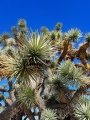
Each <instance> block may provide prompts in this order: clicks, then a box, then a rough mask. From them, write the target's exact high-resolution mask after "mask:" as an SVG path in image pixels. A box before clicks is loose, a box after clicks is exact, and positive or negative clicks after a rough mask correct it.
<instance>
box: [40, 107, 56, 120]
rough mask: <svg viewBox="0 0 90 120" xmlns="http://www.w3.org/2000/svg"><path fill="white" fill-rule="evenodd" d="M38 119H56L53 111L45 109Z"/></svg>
mask: <svg viewBox="0 0 90 120" xmlns="http://www.w3.org/2000/svg"><path fill="white" fill-rule="evenodd" d="M40 120H57V115H56V113H55V111H53V110H51V109H46V110H44V111H43V112H42V114H41V118H40Z"/></svg>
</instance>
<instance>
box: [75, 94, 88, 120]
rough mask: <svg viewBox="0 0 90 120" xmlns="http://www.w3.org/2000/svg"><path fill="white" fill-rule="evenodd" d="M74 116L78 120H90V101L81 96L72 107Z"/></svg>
mask: <svg viewBox="0 0 90 120" xmlns="http://www.w3.org/2000/svg"><path fill="white" fill-rule="evenodd" d="M74 114H75V116H76V118H78V120H90V101H89V100H88V99H87V98H86V97H85V96H82V97H80V98H79V99H78V101H77V103H76V105H75V106H74Z"/></svg>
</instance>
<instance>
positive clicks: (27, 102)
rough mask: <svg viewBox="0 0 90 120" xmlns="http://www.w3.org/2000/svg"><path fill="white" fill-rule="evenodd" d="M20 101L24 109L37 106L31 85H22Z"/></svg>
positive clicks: (19, 94) (19, 90) (19, 95)
mask: <svg viewBox="0 0 90 120" xmlns="http://www.w3.org/2000/svg"><path fill="white" fill-rule="evenodd" d="M18 100H19V101H20V102H21V104H22V105H23V106H24V107H27V108H29V107H31V106H32V105H34V104H35V93H34V90H32V89H31V88H30V85H21V86H20V88H19V89H18Z"/></svg>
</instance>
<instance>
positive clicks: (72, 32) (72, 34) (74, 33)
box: [64, 28, 82, 42]
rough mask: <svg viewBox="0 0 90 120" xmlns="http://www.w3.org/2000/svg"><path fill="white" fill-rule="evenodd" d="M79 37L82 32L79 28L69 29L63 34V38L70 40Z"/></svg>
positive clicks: (73, 40) (72, 40)
mask: <svg viewBox="0 0 90 120" xmlns="http://www.w3.org/2000/svg"><path fill="white" fill-rule="evenodd" d="M80 37H82V33H81V31H80V30H79V29H77V28H76V29H71V30H69V31H68V32H67V33H65V34H64V39H68V40H70V41H71V42H75V41H77V40H78V39H79V38H80Z"/></svg>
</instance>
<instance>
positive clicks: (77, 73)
mask: <svg viewBox="0 0 90 120" xmlns="http://www.w3.org/2000/svg"><path fill="white" fill-rule="evenodd" d="M58 72H59V76H60V78H61V79H62V80H63V81H66V83H67V84H68V85H74V86H77V85H78V84H79V83H80V82H81V80H82V77H83V72H82V71H81V70H80V69H79V68H76V67H75V65H74V63H73V62H71V61H70V60H66V61H65V62H64V63H62V64H61V65H60V66H59V67H58Z"/></svg>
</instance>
